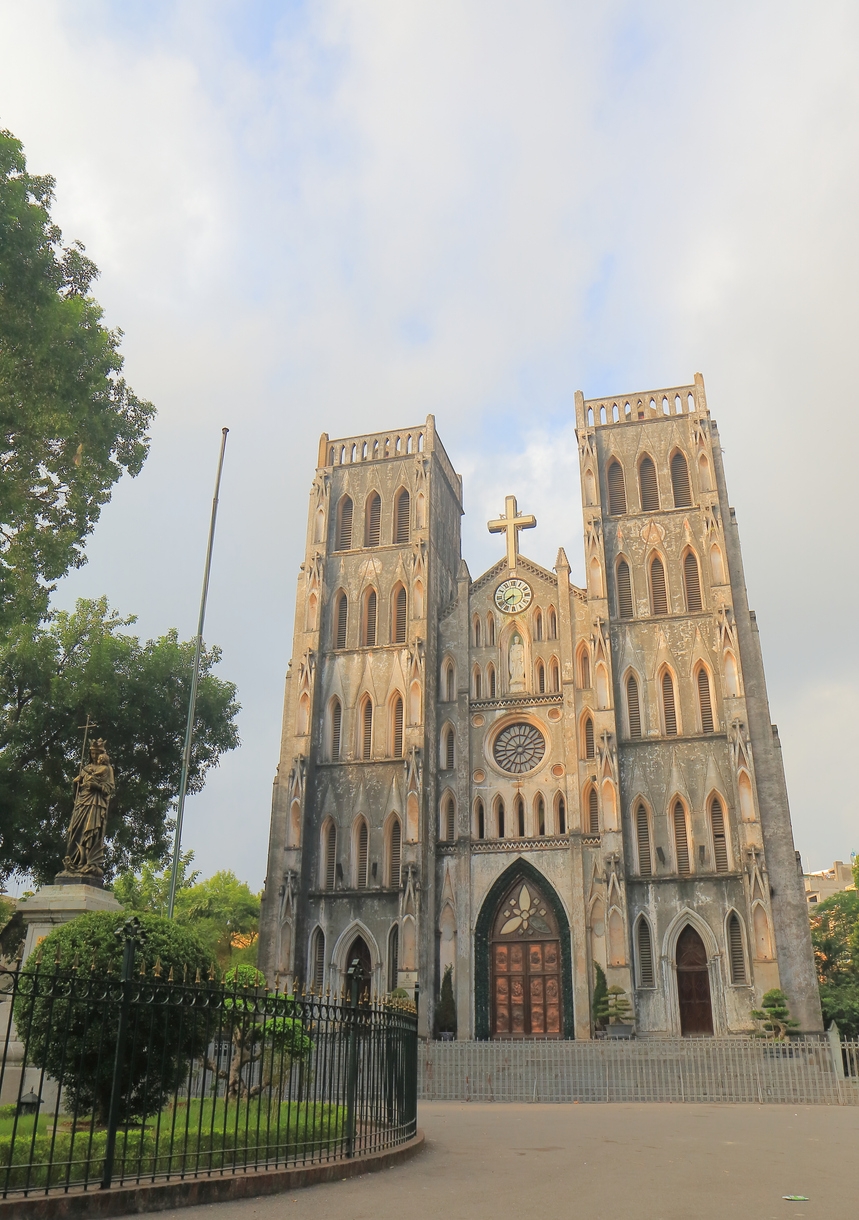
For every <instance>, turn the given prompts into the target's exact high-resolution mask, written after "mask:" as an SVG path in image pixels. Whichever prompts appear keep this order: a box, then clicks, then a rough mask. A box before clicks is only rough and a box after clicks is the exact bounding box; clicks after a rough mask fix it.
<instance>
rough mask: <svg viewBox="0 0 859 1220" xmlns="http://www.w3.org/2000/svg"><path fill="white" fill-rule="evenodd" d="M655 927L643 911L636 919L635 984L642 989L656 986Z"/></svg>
mask: <svg viewBox="0 0 859 1220" xmlns="http://www.w3.org/2000/svg"><path fill="white" fill-rule="evenodd" d="M654 943H655V942H654V936H653V927H652V925H651V923H650V920H649V919H648V918H647V916H646V915H645V914H644V913H643V912H642V914H641V915H639V917H638V919H636V921H635V928H634V934H633V944H634V946H635V986H636V987H637V988H641V989H642V990H648V991H649V990H652V989H655V987H656V964H655V962H654V960H653V946H654Z"/></svg>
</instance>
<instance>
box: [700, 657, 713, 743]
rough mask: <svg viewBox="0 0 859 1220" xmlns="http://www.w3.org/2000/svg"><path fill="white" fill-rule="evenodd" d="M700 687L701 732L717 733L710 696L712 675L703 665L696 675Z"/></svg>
mask: <svg viewBox="0 0 859 1220" xmlns="http://www.w3.org/2000/svg"><path fill="white" fill-rule="evenodd" d="M696 679H697V685H698V711H699V713H700V715H701V732H702V733H713V732H715V724H714V722H713V700H712V698H711V695H710V675H709V673H708V672H707V667H706V666H705V665H701V666H700V667H699V669H698V673H697V675H696Z"/></svg>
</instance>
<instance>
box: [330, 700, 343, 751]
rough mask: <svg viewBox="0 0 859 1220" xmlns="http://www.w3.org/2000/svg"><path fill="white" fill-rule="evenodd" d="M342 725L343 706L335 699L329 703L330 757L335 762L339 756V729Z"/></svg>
mask: <svg viewBox="0 0 859 1220" xmlns="http://www.w3.org/2000/svg"><path fill="white" fill-rule="evenodd" d="M342 725H343V708H342V707H341V706H340V700H339V699H335V700H334V702H333V703H332V704H331V759H332V761H333V762H337V760H338V759H339V757H340V730H341V728H342Z"/></svg>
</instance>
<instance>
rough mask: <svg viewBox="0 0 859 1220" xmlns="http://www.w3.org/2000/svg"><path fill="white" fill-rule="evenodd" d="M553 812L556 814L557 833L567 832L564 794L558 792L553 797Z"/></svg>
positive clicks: (563, 833)
mask: <svg viewBox="0 0 859 1220" xmlns="http://www.w3.org/2000/svg"><path fill="white" fill-rule="evenodd" d="M555 813H556V815H557V822H556V825H557V827H558V834H559V835H565V834H566V833H567V803H566V801H565V800H564V794H563V793H562V792H559V793H558V795H557V796H556V797H555Z"/></svg>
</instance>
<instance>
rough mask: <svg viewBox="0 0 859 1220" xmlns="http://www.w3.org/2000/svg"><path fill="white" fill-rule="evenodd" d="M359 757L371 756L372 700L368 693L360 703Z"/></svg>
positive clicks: (365, 758)
mask: <svg viewBox="0 0 859 1220" xmlns="http://www.w3.org/2000/svg"><path fill="white" fill-rule="evenodd" d="M360 746H361V758H362V759H364V761H365V762H366V761H367V760H368V759H370V758H372V757H373V702H372V700H371V699H370V696H369V695H368V696H367V698H366V699H365V700H364V702H363V703H362V704H361V741H360Z"/></svg>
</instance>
